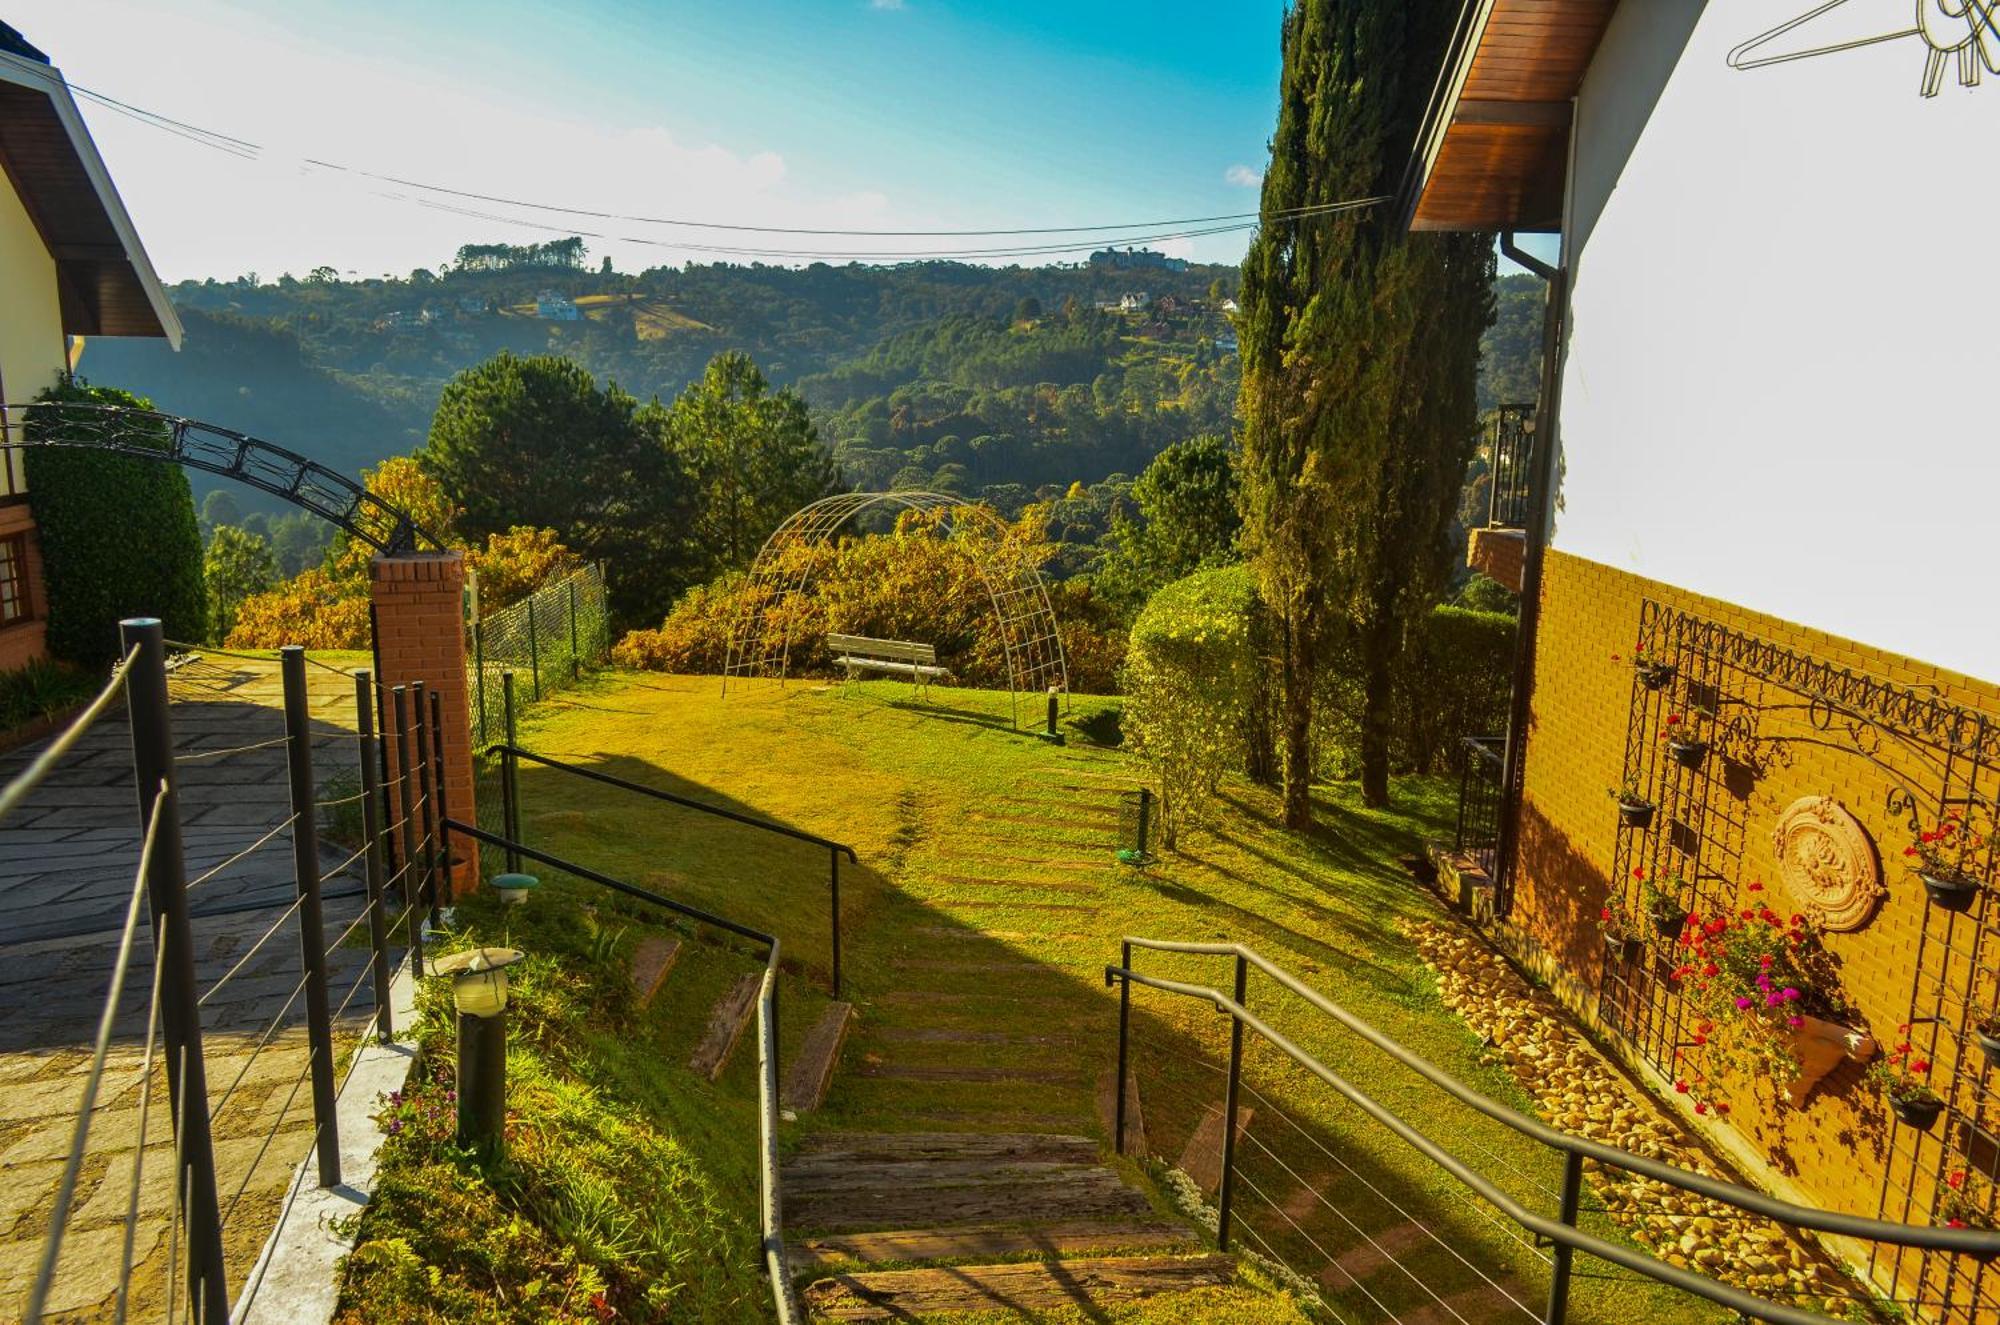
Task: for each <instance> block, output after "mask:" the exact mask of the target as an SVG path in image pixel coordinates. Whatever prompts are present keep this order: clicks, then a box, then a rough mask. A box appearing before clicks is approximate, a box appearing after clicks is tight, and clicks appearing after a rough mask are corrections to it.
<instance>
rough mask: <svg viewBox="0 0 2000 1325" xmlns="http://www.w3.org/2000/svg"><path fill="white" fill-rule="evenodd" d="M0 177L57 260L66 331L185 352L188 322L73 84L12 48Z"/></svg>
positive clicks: (4, 90) (4, 65) (4, 70)
mask: <svg viewBox="0 0 2000 1325" xmlns="http://www.w3.org/2000/svg"><path fill="white" fill-rule="evenodd" d="M0 171H4V172H5V173H6V176H7V178H8V180H9V181H10V182H11V183H12V184H13V186H14V191H15V193H16V194H18V195H19V197H20V199H21V205H22V206H23V207H24V208H26V209H27V213H28V216H29V218H30V219H31V220H32V221H33V222H34V223H35V228H36V229H37V230H38V231H40V233H41V236H42V243H43V244H44V245H45V246H46V247H47V248H48V251H49V254H50V256H51V257H53V258H54V259H55V263H56V285H57V290H58V293H59V297H60V299H61V302H62V327H63V331H64V332H65V333H66V334H68V335H73V336H164V337H166V338H167V340H168V341H169V342H171V343H172V344H173V346H174V348H175V349H179V348H180V343H181V324H180V319H179V318H178V317H176V316H175V315H174V309H173V305H172V304H171V303H170V302H169V301H168V299H167V292H166V290H165V289H164V288H163V287H162V286H161V284H160V278H159V275H158V274H157V273H156V272H155V271H154V270H153V264H152V260H151V259H149V258H148V257H147V256H146V250H145V248H144V246H142V245H141V244H140V243H139V232H138V231H137V230H136V229H135V228H134V227H133V225H132V218H131V217H130V216H129V215H128V214H127V213H126V211H125V204H124V203H123V202H121V201H120V200H119V197H118V190H117V189H116V188H114V187H113V186H112V183H111V172H110V171H108V170H106V169H105V167H104V159H103V158H102V157H100V156H99V155H98V154H97V145H96V144H95V143H94V142H92V141H91V137H90V130H89V129H88V128H87V127H85V125H84V122H83V116H82V115H81V114H80V113H79V112H78V110H77V107H76V101H75V100H74V99H73V98H72V97H71V96H70V92H69V85H68V84H67V83H65V82H64V81H63V76H62V74H61V73H60V72H59V71H57V70H56V69H53V68H51V67H50V66H48V65H46V64H39V63H37V62H35V61H33V60H26V59H22V58H21V57H19V56H17V55H12V54H9V53H7V52H4V51H0Z"/></svg>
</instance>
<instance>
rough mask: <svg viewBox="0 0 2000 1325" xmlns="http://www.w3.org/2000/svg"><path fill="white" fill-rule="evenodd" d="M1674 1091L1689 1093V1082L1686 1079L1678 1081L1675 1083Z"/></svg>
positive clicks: (1681, 1093) (1683, 1093)
mask: <svg viewBox="0 0 2000 1325" xmlns="http://www.w3.org/2000/svg"><path fill="white" fill-rule="evenodd" d="M1674 1091H1675V1093H1676V1094H1680V1095H1685V1094H1687V1093H1688V1083H1687V1082H1685V1081H1676V1082H1675V1083H1674Z"/></svg>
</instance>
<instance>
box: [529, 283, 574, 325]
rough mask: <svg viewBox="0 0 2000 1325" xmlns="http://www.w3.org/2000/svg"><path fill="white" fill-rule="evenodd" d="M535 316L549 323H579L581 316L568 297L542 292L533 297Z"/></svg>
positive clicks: (546, 291) (547, 291)
mask: <svg viewBox="0 0 2000 1325" xmlns="http://www.w3.org/2000/svg"><path fill="white" fill-rule="evenodd" d="M535 316H536V317H539V318H544V319H546V320H547V321H550V322H580V321H582V320H583V314H582V312H581V311H579V310H578V308H577V306H576V304H575V303H574V302H573V301H572V300H571V299H570V297H569V296H568V295H562V294H557V293H556V292H555V291H553V290H544V291H542V292H541V293H540V294H538V295H536V296H535Z"/></svg>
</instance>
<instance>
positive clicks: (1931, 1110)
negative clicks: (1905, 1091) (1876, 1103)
mask: <svg viewBox="0 0 2000 1325" xmlns="http://www.w3.org/2000/svg"><path fill="white" fill-rule="evenodd" d="M1889 1109H1890V1111H1891V1112H1893V1113H1894V1114H1895V1115H1896V1116H1897V1117H1898V1118H1900V1119H1902V1120H1903V1121H1904V1122H1906V1123H1908V1124H1909V1125H1910V1126H1912V1127H1914V1128H1916V1129H1917V1130H1918V1131H1920V1132H1928V1131H1930V1130H1931V1128H1932V1127H1934V1126H1936V1124H1937V1120H1938V1115H1939V1114H1941V1113H1943V1112H1944V1101H1943V1100H1941V1099H1939V1098H1938V1097H1937V1096H1935V1095H1906V1096H1903V1097H1902V1098H1900V1099H1899V1098H1897V1097H1895V1096H1893V1095H1892V1096H1890V1098H1889Z"/></svg>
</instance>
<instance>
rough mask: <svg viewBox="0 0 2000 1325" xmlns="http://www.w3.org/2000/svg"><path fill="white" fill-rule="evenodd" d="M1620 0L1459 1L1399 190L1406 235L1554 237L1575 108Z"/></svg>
mask: <svg viewBox="0 0 2000 1325" xmlns="http://www.w3.org/2000/svg"><path fill="white" fill-rule="evenodd" d="M1617 7H1618V0H1467V4H1466V6H1465V10H1464V14H1463V16H1462V18H1461V19H1460V24H1459V28H1458V30H1457V32H1456V33H1455V34H1454V36H1453V41H1452V44H1451V46H1450V48H1449V50H1448V51H1447V53H1446V56H1445V65H1444V68H1443V70H1442V72H1441V73H1440V75H1439V78H1438V87H1437V91H1436V94H1435V95H1434V96H1433V97H1432V99H1431V106H1430V111H1429V113H1428V114H1427V115H1426V117H1425V120H1424V126H1423V130H1422V131H1421V132H1420V133H1419V135H1418V138H1417V143H1416V150H1415V154H1414V157H1413V159H1412V161H1411V163H1410V173H1409V176H1408V181H1409V182H1408V183H1407V184H1406V186H1405V190H1404V201H1403V206H1404V217H1405V220H1406V221H1407V223H1408V225H1409V227H1410V229H1412V230H1524V231H1534V230H1559V229H1561V228H1562V212H1563V188H1564V182H1565V177H1566V175H1567V173H1568V162H1569V136H1570V124H1571V120H1572V109H1571V107H1572V103H1573V100H1574V98H1575V96H1576V93H1577V89H1578V88H1579V87H1580V86H1581V85H1582V83H1583V76H1584V72H1585V71H1586V70H1587V69H1589V67H1590V62H1591V59H1592V57H1594V56H1595V55H1596V54H1597V46H1598V43H1599V42H1600V41H1602V40H1603V37H1604V29H1605V26H1606V25H1607V24H1608V23H1610V21H1611V14H1612V11H1613V10H1615V9H1616V8H1617Z"/></svg>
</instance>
